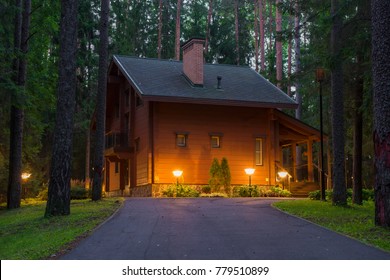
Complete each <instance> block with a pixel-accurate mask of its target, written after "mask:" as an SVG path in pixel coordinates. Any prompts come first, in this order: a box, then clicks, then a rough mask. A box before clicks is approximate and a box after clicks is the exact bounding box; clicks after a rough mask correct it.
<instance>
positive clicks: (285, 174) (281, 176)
mask: <svg viewBox="0 0 390 280" xmlns="http://www.w3.org/2000/svg"><path fill="white" fill-rule="evenodd" d="M278 175H279V177H280V178H281V179H282V186H283V190H284V179H285V178H286V176H287V175H288V172H287V171H279V172H278Z"/></svg>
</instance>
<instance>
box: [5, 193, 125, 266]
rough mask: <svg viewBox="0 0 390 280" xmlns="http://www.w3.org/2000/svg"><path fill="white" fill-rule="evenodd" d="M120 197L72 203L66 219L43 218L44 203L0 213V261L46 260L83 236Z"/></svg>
mask: <svg viewBox="0 0 390 280" xmlns="http://www.w3.org/2000/svg"><path fill="white" fill-rule="evenodd" d="M122 202H123V199H122V198H106V199H103V200H102V201H98V202H92V201H91V200H74V201H72V202H71V214H70V215H69V216H60V217H51V218H44V217H43V215H44V213H45V207H46V202H43V201H34V200H30V201H27V202H22V206H21V207H20V208H19V209H13V210H6V209H1V210H0V259H2V260H4V259H8V260H18V259H22V260H28V259H35V260H36V259H47V258H49V257H50V256H52V255H53V254H55V253H57V252H59V251H61V250H62V249H65V248H66V247H68V246H70V244H71V243H72V242H74V241H75V240H77V239H78V238H80V237H82V236H86V235H87V234H88V233H90V232H91V230H92V229H94V228H95V227H96V226H97V225H99V224H100V223H101V222H103V221H104V220H105V219H107V218H108V217H109V216H110V215H112V214H113V213H114V211H115V210H116V209H118V208H119V207H120V205H121V204H122Z"/></svg>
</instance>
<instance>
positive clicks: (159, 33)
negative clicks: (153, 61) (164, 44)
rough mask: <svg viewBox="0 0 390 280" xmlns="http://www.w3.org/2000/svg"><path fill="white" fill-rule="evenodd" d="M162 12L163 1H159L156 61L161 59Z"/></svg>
mask: <svg viewBox="0 0 390 280" xmlns="http://www.w3.org/2000/svg"><path fill="white" fill-rule="evenodd" d="M162 10H163V0H160V3H159V7H158V39H157V58H158V59H161V36H162V34H161V33H162Z"/></svg>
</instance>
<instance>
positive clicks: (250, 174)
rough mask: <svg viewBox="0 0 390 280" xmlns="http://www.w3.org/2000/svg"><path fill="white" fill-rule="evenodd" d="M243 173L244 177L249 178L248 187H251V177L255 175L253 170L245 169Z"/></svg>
mask: <svg viewBox="0 0 390 280" xmlns="http://www.w3.org/2000/svg"><path fill="white" fill-rule="evenodd" d="M245 173H246V175H248V176H249V187H251V186H252V178H251V177H252V175H253V173H255V169H254V168H245Z"/></svg>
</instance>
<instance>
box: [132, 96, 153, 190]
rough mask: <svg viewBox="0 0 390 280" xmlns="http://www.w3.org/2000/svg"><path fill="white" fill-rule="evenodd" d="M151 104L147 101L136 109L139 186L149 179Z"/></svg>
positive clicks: (146, 182)
mask: <svg viewBox="0 0 390 280" xmlns="http://www.w3.org/2000/svg"><path fill="white" fill-rule="evenodd" d="M148 110H149V104H148V102H145V103H144V104H143V105H140V106H138V107H137V108H136V109H135V119H136V124H135V130H134V141H135V140H136V139H138V143H139V145H138V150H136V151H135V154H136V162H137V172H136V174H137V175H136V176H137V186H139V185H145V184H148V183H151V182H149V180H148V177H149V176H148V169H149V167H148V162H149V160H148V154H149V128H148V125H149V111H148Z"/></svg>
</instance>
